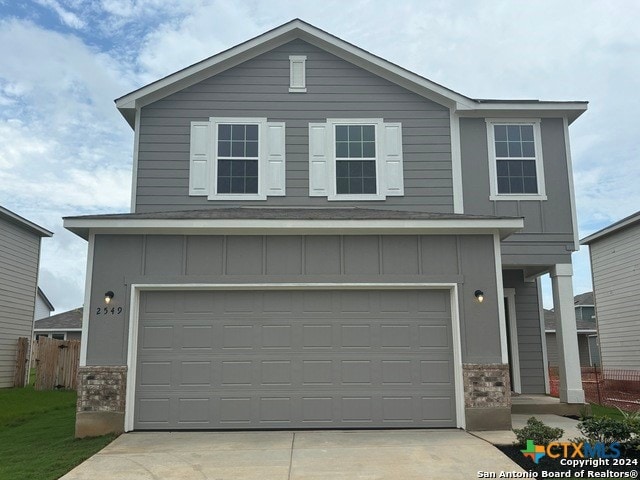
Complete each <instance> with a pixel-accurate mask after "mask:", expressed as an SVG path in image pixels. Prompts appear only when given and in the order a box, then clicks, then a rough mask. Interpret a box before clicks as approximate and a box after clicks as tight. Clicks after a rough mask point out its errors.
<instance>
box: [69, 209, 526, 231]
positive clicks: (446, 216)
mask: <svg viewBox="0 0 640 480" xmlns="http://www.w3.org/2000/svg"><path fill="white" fill-rule="evenodd" d="M64 226H65V228H66V229H67V230H70V231H72V232H74V233H75V234H77V235H79V236H81V237H82V238H88V235H89V231H90V230H95V231H98V230H100V231H101V233H122V234H126V233H131V234H133V233H145V232H147V231H154V233H181V234H183V235H184V234H189V233H198V232H202V231H204V230H206V231H207V232H214V231H215V232H218V233H220V234H239V233H243V232H249V233H251V232H253V233H258V232H259V231H268V232H270V233H273V234H283V233H287V232H289V231H294V230H297V231H303V232H304V233H316V234H328V233H331V234H333V233H338V234H339V233H349V232H350V231H351V232H356V233H360V234H367V233H376V232H377V233H380V232H382V233H388V234H393V233H400V232H402V233H408V232H409V230H410V229H414V230H415V231H422V230H424V229H441V230H442V229H451V230H456V231H459V232H460V233H465V232H467V231H468V232H469V233H474V232H475V233H479V230H481V229H484V230H489V229H492V231H496V230H499V231H500V234H501V235H502V237H503V238H504V237H506V236H508V235H510V234H512V233H514V232H516V231H518V230H520V229H522V228H523V219H522V217H496V216H492V215H467V214H455V213H428V212H414V211H406V210H402V211H400V210H381V209H372V208H360V207H349V208H286V207H284V208H283V207H281V208H272V207H231V208H207V209H200V210H187V211H176V212H166V211H165V212H155V213H121V214H107V215H84V216H78V217H65V218H64Z"/></svg>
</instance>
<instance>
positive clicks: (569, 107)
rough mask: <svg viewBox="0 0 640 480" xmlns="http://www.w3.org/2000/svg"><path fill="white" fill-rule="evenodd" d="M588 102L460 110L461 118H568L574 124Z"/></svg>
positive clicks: (479, 105)
mask: <svg viewBox="0 0 640 480" xmlns="http://www.w3.org/2000/svg"><path fill="white" fill-rule="evenodd" d="M587 105H588V104H587V102H538V103H513V102H499V103H476V105H475V108H471V109H466V108H465V109H458V110H457V112H458V115H459V116H460V117H472V118H481V117H488V116H491V117H510V116H511V117H513V116H518V117H524V116H526V117H527V118H528V117H531V118H536V117H537V118H550V117H551V118H561V117H566V118H567V120H568V123H569V124H571V123H573V121H574V120H576V119H577V118H578V117H579V116H580V115H582V114H583V113H584V112H586V111H587Z"/></svg>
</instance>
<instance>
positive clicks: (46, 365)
mask: <svg viewBox="0 0 640 480" xmlns="http://www.w3.org/2000/svg"><path fill="white" fill-rule="evenodd" d="M79 363H80V342H79V341H78V340H54V339H53V338H47V337H40V338H39V339H38V354H37V358H36V385H35V389H36V390H53V389H54V388H66V389H73V390H75V388H76V384H77V379H76V377H77V376H78V365H79Z"/></svg>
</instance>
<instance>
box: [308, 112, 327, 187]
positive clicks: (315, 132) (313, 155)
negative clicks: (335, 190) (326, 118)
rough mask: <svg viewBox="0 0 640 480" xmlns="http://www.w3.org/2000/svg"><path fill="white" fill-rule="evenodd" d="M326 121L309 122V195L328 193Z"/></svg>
mask: <svg viewBox="0 0 640 480" xmlns="http://www.w3.org/2000/svg"><path fill="white" fill-rule="evenodd" d="M328 128H329V126H328V125H327V124H326V123H310V124H309V196H311V197H326V196H328V194H329V181H330V179H329V153H328V151H327V149H328V145H327V133H328Z"/></svg>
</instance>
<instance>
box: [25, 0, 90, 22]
mask: <svg viewBox="0 0 640 480" xmlns="http://www.w3.org/2000/svg"><path fill="white" fill-rule="evenodd" d="M36 2H37V3H39V4H40V5H42V6H44V7H49V8H51V9H52V10H53V11H54V12H56V14H57V15H58V17H59V18H60V20H61V21H62V23H64V24H65V25H67V26H68V27H71V28H75V29H82V28H85V27H86V24H85V22H84V21H83V20H82V19H80V18H79V17H78V16H77V15H76V14H75V13H73V12H71V11H69V10H67V9H65V8H64V7H63V6H62V5H60V3H59V2H57V1H56V0H36Z"/></svg>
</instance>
